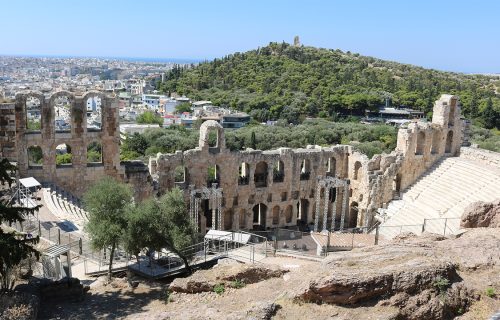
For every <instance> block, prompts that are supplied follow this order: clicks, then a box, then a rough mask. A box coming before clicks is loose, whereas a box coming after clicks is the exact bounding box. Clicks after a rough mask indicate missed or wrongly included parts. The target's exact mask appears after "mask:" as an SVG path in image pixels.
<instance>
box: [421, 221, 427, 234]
mask: <svg viewBox="0 0 500 320" xmlns="http://www.w3.org/2000/svg"><path fill="white" fill-rule="evenodd" d="M426 221H427V219H424V224H423V225H422V233H424V231H425V222H426Z"/></svg>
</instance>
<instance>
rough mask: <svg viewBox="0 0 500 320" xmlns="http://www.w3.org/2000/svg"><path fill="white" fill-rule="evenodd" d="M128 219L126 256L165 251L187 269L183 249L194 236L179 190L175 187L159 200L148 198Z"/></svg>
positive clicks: (133, 209)
mask: <svg viewBox="0 0 500 320" xmlns="http://www.w3.org/2000/svg"><path fill="white" fill-rule="evenodd" d="M127 219H128V222H129V223H128V227H127V231H126V237H125V239H126V241H125V248H126V249H127V251H128V252H129V253H131V254H135V255H139V253H140V252H141V251H143V250H147V251H148V252H150V253H151V252H152V251H160V250H162V249H167V250H169V251H172V252H174V253H175V254H177V255H178V256H179V257H180V258H181V259H182V260H183V261H184V264H185V266H186V268H187V269H188V270H190V267H189V260H188V259H189V258H190V256H189V253H185V252H182V249H184V248H186V247H188V246H190V245H192V244H194V242H195V240H196V236H195V232H194V228H193V225H192V224H191V221H190V219H189V214H188V212H187V208H186V203H185V201H184V196H183V193H182V191H181V190H180V189H178V188H174V189H173V190H171V191H169V192H167V193H166V194H165V195H163V196H162V197H161V198H160V199H148V200H146V201H144V202H142V203H140V204H139V205H137V206H136V207H134V208H130V209H129V210H128V213H127Z"/></svg>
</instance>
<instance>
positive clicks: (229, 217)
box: [224, 209, 234, 230]
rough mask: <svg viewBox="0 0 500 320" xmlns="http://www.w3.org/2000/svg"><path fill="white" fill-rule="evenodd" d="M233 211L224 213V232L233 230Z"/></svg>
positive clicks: (228, 210)
mask: <svg viewBox="0 0 500 320" xmlns="http://www.w3.org/2000/svg"><path fill="white" fill-rule="evenodd" d="M233 218H234V213H233V209H227V210H226V211H225V212H224V230H231V229H232V228H233Z"/></svg>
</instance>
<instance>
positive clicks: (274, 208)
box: [0, 91, 498, 232]
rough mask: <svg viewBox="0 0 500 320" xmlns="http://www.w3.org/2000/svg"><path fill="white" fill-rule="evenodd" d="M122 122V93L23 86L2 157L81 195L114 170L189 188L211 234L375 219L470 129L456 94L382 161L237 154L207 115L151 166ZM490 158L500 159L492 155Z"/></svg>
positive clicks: (404, 133) (316, 153) (339, 154)
mask: <svg viewBox="0 0 500 320" xmlns="http://www.w3.org/2000/svg"><path fill="white" fill-rule="evenodd" d="M61 97H62V98H64V99H65V101H66V103H67V104H68V105H69V107H70V109H69V110H70V111H69V114H70V125H69V128H68V129H67V130H66V131H61V130H56V125H55V123H56V117H57V114H58V113H59V111H56V110H59V109H57V108H56V100H57V99H60V98H61ZM93 97H99V99H100V101H101V117H102V125H101V126H100V128H95V127H94V128H90V127H88V126H87V125H86V123H87V112H86V111H87V110H86V101H87V99H89V98H93ZM33 98H35V99H37V100H39V101H40V113H41V119H40V128H39V130H29V129H28V127H29V126H28V117H27V101H28V99H33ZM30 101H31V100H30ZM118 122H119V115H118V106H117V103H116V99H115V98H114V97H111V96H107V95H104V94H102V93H99V92H88V93H85V94H84V95H75V94H74V93H71V92H65V91H64V92H57V93H55V94H53V95H52V96H50V97H45V96H44V95H42V94H40V93H37V92H26V93H20V94H17V95H16V101H15V103H4V104H0V143H1V145H0V156H2V157H7V158H9V159H10V160H12V161H17V164H18V167H19V173H20V176H21V177H27V176H32V177H35V178H36V179H38V180H40V181H41V182H44V183H52V184H56V185H57V186H59V187H61V188H63V189H65V190H67V191H69V192H71V193H73V194H75V195H77V196H81V195H82V194H83V193H84V192H85V190H86V189H87V188H88V187H89V186H90V185H91V184H92V183H93V182H95V181H96V180H97V179H99V178H100V177H102V176H104V175H108V176H113V177H116V178H118V179H120V180H122V181H125V182H128V183H130V184H131V185H132V186H133V188H134V191H135V197H136V198H137V200H141V199H144V198H146V197H149V196H151V195H153V192H155V193H156V194H163V193H165V192H166V191H168V190H169V189H172V188H174V187H179V188H181V189H182V190H184V192H185V198H186V202H187V203H189V210H190V214H191V216H192V219H193V220H194V221H195V222H196V223H197V225H198V228H199V231H201V232H204V231H206V230H207V228H217V229H224V230H229V229H233V230H237V229H248V230H251V229H254V230H255V229H268V228H275V227H285V226H296V225H299V226H304V227H305V226H309V227H310V228H311V229H312V228H314V229H315V230H318V231H320V230H322V229H339V228H340V229H343V228H352V227H361V226H370V225H371V224H373V222H374V216H375V214H376V213H377V209H378V208H381V207H384V206H385V204H386V203H387V202H389V201H391V200H393V199H395V198H398V197H399V194H400V192H401V191H403V190H404V189H405V188H407V187H408V186H410V185H411V184H412V183H414V182H415V181H416V179H418V178H419V177H420V176H421V175H422V174H423V173H424V172H425V171H426V170H427V169H429V168H430V167H431V166H432V165H433V164H434V163H435V162H436V161H438V160H439V159H441V158H443V157H447V156H457V155H458V153H459V152H460V146H461V143H462V139H463V130H464V123H463V120H461V118H460V102H459V98H458V97H457V96H453V95H442V96H441V97H440V99H439V100H438V101H436V103H435V105H434V110H433V119H432V122H413V123H411V124H409V125H408V126H407V127H406V128H401V129H399V132H398V140H397V147H396V149H395V150H394V151H393V152H392V153H391V154H383V155H375V156H374V157H373V158H372V159H368V158H367V157H366V156H365V155H363V154H361V153H359V152H357V151H355V150H354V149H353V148H352V147H351V146H348V145H336V146H331V147H320V146H307V147H306V148H303V149H290V148H279V149H277V150H269V151H261V150H252V149H247V150H245V151H235V152H232V151H230V150H229V149H227V148H226V146H225V138H224V129H223V128H222V127H221V125H220V124H219V123H217V122H215V121H206V122H204V123H203V125H202V126H201V128H200V138H199V146H198V147H197V148H195V149H192V150H187V151H184V152H182V151H177V152H176V153H175V154H158V155H157V156H156V157H154V158H151V159H150V160H149V172H148V170H147V168H146V167H145V165H144V164H143V163H142V162H140V161H133V162H127V163H120V156H119V144H120V135H119V130H118V126H119V123H118ZM212 135H213V136H214V137H215V139H214V138H212ZM214 140H215V141H216V142H215V143H213V144H211V143H210V142H211V141H214ZM92 143H97V144H99V145H100V146H101V150H102V159H101V161H100V162H97V163H96V162H92V163H90V162H88V161H87V148H88V146H89V145H90V144H92ZM63 144H65V145H67V146H69V147H70V149H71V154H72V163H71V164H64V165H57V164H56V153H57V152H58V151H57V148H56V147H57V146H59V145H63ZM34 146H38V147H40V148H41V151H42V161H41V163H40V164H37V165H32V164H31V163H30V160H29V159H28V158H29V154H28V148H30V147H34ZM469 149H470V148H467V150H466V152H467V153H468V154H470V156H471V157H476V155H475V154H473V153H474V152H476V151H473V150H469ZM485 154H486V153H485ZM484 159H485V160H484V161H497V160H489V159H492V157H489V156H488V155H487V154H486V155H484ZM493 159H494V157H493ZM496 163H497V164H498V162H496ZM153 185H154V186H155V190H153Z"/></svg>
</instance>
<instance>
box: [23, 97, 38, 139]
mask: <svg viewBox="0 0 500 320" xmlns="http://www.w3.org/2000/svg"><path fill="white" fill-rule="evenodd" d="M41 128H42V104H41V102H40V99H39V98H36V97H30V96H28V97H27V98H26V130H27V131H40V130H41Z"/></svg>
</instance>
